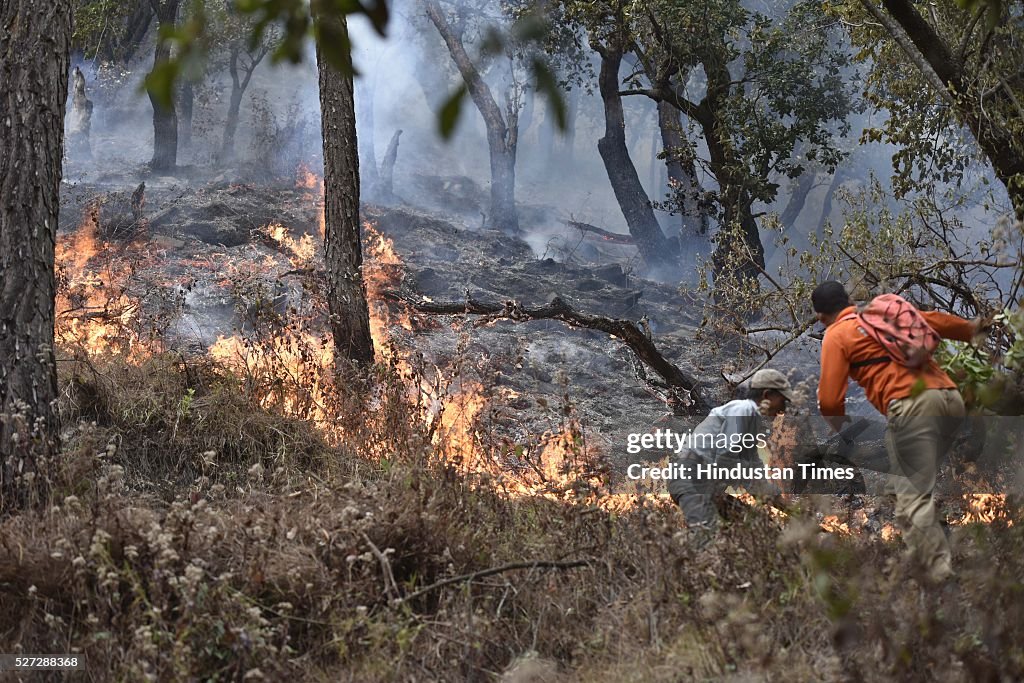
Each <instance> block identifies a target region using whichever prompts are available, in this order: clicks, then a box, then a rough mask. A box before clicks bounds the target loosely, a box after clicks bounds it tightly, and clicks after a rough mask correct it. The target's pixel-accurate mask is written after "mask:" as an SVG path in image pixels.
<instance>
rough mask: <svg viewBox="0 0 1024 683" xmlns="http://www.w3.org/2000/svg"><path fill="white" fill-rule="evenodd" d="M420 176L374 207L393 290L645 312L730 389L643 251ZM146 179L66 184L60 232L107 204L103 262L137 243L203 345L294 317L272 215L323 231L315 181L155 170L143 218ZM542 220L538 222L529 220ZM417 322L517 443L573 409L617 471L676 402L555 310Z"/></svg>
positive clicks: (684, 363)
mask: <svg viewBox="0 0 1024 683" xmlns="http://www.w3.org/2000/svg"><path fill="white" fill-rule="evenodd" d="M410 185H411V187H412V189H411V190H410V192H411V193H413V194H416V196H417V197H418V198H419V200H420V206H423V205H427V206H428V207H429V209H424V208H417V207H413V206H412V205H411V203H410V202H405V203H402V204H401V205H399V206H390V207H382V206H371V205H365V206H364V210H363V213H364V219H367V220H368V221H369V222H370V223H371V224H372V225H374V226H375V227H376V229H377V230H379V231H380V232H381V233H382V234H384V235H385V236H386V237H388V238H389V239H391V240H392V241H393V244H394V248H395V251H396V252H397V254H398V255H399V256H400V258H401V260H402V268H401V276H400V278H399V279H396V280H395V281H394V282H392V283H389V287H393V288H394V289H399V290H402V291H404V292H407V293H416V294H418V295H421V296H424V297H428V298H429V299H431V300H433V301H438V302H440V301H446V302H459V301H463V300H465V298H466V297H467V296H469V297H472V298H473V299H476V300H479V301H485V302H496V303H500V302H504V301H506V300H509V299H515V300H517V301H518V302H520V303H522V304H524V305H527V306H538V305H542V304H545V303H547V302H549V301H550V300H551V299H552V298H553V297H555V296H559V297H561V298H563V299H565V300H566V301H568V302H569V303H570V304H571V305H572V306H573V307H574V308H575V309H577V310H578V311H581V312H585V313H589V314H598V315H604V316H608V317H612V318H621V319H627V320H632V321H639V320H640V319H641V318H646V319H647V320H648V321H649V324H650V327H651V331H652V334H653V338H654V340H655V342H656V344H657V346H658V348H659V349H660V350H661V352H662V353H663V354H664V355H665V356H666V357H667V358H669V359H670V360H672V361H673V362H675V363H676V364H677V365H678V366H679V367H680V368H682V369H683V370H684V371H686V372H689V373H690V374H692V375H694V376H695V377H696V378H697V379H698V380H699V381H700V382H701V385H702V386H701V391H702V393H703V395H704V397H705V399H706V400H707V401H708V402H709V403H710V404H712V405H715V404H717V403H720V402H724V401H725V400H727V399H728V398H730V397H731V396H730V389H729V387H728V385H727V383H726V382H725V381H724V379H723V377H722V370H723V369H724V368H731V367H736V366H737V365H738V364H739V365H742V363H743V361H742V360H739V361H738V360H737V357H738V354H739V351H740V347H739V344H738V343H735V342H727V341H726V340H722V339H707V338H702V337H701V336H700V335H698V334H697V332H698V329H699V328H700V325H701V318H700V316H701V313H702V307H701V302H700V301H695V300H693V299H686V298H684V296H683V295H681V294H680V292H679V290H678V288H677V287H676V286H675V285H671V284H664V283H658V282H654V281H651V280H646V279H643V278H641V277H639V276H638V275H637V274H636V272H635V269H636V263H637V259H636V255H635V250H633V249H632V248H631V247H628V246H627V247H623V246H619V245H610V244H607V243H604V242H599V243H597V242H591V241H586V240H582V239H581V238H580V236H579V234H578V233H575V234H574V231H573V230H571V229H570V228H567V227H562V228H561V229H559V228H557V227H556V228H553V227H552V225H556V224H557V221H555V220H552V217H551V216H552V211H551V209H550V208H546V207H530V206H524V207H523V211H522V224H523V227H524V229H525V230H527V231H528V232H530V236H529V237H528V240H529V241H525V240H522V239H518V238H515V237H510V236H507V235H504V234H502V233H500V232H497V231H492V230H487V229H485V228H484V227H483V226H481V220H480V216H481V213H480V207H481V206H482V205H483V203H484V202H485V200H486V197H485V196H484V192H483V190H482V189H481V188H479V187H478V186H477V185H476V184H475V183H473V182H472V181H471V180H468V179H464V178H430V177H421V178H419V179H418V180H417V182H413V183H410ZM446 188H447V189H446ZM134 189H135V185H134V183H131V182H126V181H125V180H124V179H117V180H112V179H108V180H107V181H106V182H101V183H93V184H85V183H80V184H77V185H71V186H65V192H64V193H63V195H62V221H61V230H62V233H64V234H67V233H69V232H70V231H72V230H75V229H76V227H77V226H78V225H79V224H80V223H81V221H82V219H83V217H84V216H87V215H89V213H90V211H93V212H94V213H95V208H92V207H95V206H96V205H97V201H98V202H99V207H100V208H99V214H98V215H99V217H100V220H99V227H98V230H97V233H98V235H97V236H98V238H99V239H101V240H103V241H105V242H106V246H105V247H104V248H103V249H101V256H100V257H98V258H100V259H102V256H103V253H110V252H117V253H120V254H122V255H124V254H130V255H132V260H131V264H132V268H133V272H132V275H131V281H132V284H130V285H129V286H128V289H129V290H130V293H132V294H134V296H136V297H137V298H139V299H141V300H142V303H143V306H142V309H143V310H144V311H145V310H146V309H147V308H149V309H153V311H154V312H152V314H151V315H150V317H149V318H147V319H146V322H147V324H148V325H149V327H150V328H151V329H153V331H154V332H155V333H157V334H159V335H160V336H161V337H162V339H163V340H164V343H165V345H167V346H170V347H172V348H177V349H179V350H183V351H185V352H188V353H194V354H199V353H203V352H205V349H207V348H208V347H209V346H210V345H211V344H213V343H214V342H215V341H216V340H217V338H218V336H220V335H225V336H226V335H232V334H237V333H239V332H242V333H244V332H245V331H246V330H247V319H248V315H247V311H246V306H252V305H253V303H252V299H257V300H262V301H265V302H267V303H269V305H270V306H273V307H275V308H276V309H277V310H279V312H281V313H287V311H288V306H289V305H296V304H297V303H298V302H300V301H301V299H302V297H303V296H304V290H303V280H302V278H300V277H295V276H292V275H289V273H291V272H292V271H294V270H295V266H296V265H297V264H296V261H295V259H294V258H293V254H291V253H289V250H288V249H286V248H284V247H283V246H282V244H281V243H279V242H276V241H275V240H273V239H271V238H270V237H269V236H268V231H267V230H266V226H268V225H270V224H280V225H283V226H285V227H286V228H287V230H288V233H289V235H290V237H291V238H292V239H295V240H297V239H299V238H301V237H302V236H305V235H308V236H311V237H314V238H316V239H318V237H317V236H318V232H319V231H318V224H319V216H318V212H319V208H318V192H317V191H316V190H310V189H307V188H304V187H297V186H295V185H294V184H291V183H287V184H279V185H262V184H261V185H254V184H246V183H239V182H233V181H230V180H228V179H227V178H225V177H223V176H220V177H216V176H215V177H205V178H193V179H190V180H179V179H175V178H150V179H149V180H147V186H146V191H145V196H146V201H145V206H144V209H143V214H144V218H143V220H142V221H141V222H136V221H133V220H132V219H131V207H130V197H131V194H132V192H133V190H134ZM447 192H450V196H451V203H450V204H448V203H447V197H448V196H449V195H448V194H446V193H447ZM531 225H536V226H538V229H536V230H532V231H531V228H530V226H531ZM371 258H372V257H371ZM126 262H127V261H125V260H121V261H118V265H117V266H115V267H122V268H123V267H124V265H123V264H124V263H126ZM300 265H301V264H300ZM246 297H249V300H248V301H246ZM168 302H171V304H173V305H170V306H169V304H168ZM371 305H382V304H380V303H379V302H377V303H374V302H371ZM391 306H392V311H393V312H394V313H400V312H401V311H395V310H394V306H395V305H391ZM143 317H145V316H143ZM411 318H412V324H411V325H410V326H409V327H411V328H412V329H411V330H408V329H403V328H401V327H399V326H393V328H392V329H391V334H392V337H393V339H394V341H395V343H396V345H397V347H398V348H399V349H401V350H403V351H404V352H406V353H412V352H418V353H420V354H422V355H423V356H424V358H425V359H426V361H427V363H428V364H432V365H436V366H437V367H438V368H439V369H440V370H441V372H442V373H445V374H448V375H450V374H451V373H453V372H454V369H453V368H455V367H458V368H459V369H460V371H459V372H460V375H461V376H462V378H463V379H473V380H480V381H481V383H482V384H483V385H484V386H490V387H494V388H495V390H494V391H493V392H492V399H494V400H492V402H491V410H490V412H489V413H488V414H487V415H486V416H484V421H485V423H486V425H485V426H486V427H487V428H488V429H494V430H497V431H498V432H500V433H502V434H504V435H505V436H506V437H507V438H510V439H512V440H513V441H516V442H519V443H522V442H524V441H525V440H528V439H529V438H531V437H533V438H536V437H537V436H538V435H541V434H543V433H545V432H547V431H553V432H558V431H561V430H562V429H563V427H564V426H565V423H566V419H567V415H571V417H572V418H573V419H575V420H576V421H578V422H579V423H580V425H581V426H582V428H583V431H584V434H585V436H586V443H587V447H588V449H595V450H596V452H598V453H599V454H601V455H602V456H604V457H606V458H607V459H608V461H609V462H610V463H611V464H612V465H613V469H619V468H621V467H624V463H627V462H632V461H633V460H634V459H635V456H628V457H627V455H626V453H625V451H624V445H625V440H626V435H627V434H629V433H631V432H638V431H647V430H648V429H650V428H651V426H652V425H654V424H655V423H658V422H659V421H660V420H663V419H664V418H665V416H666V415H667V414H668V410H667V408H666V406H665V405H664V404H663V403H662V402H661V401H660V400H659V399H658V398H657V397H655V396H654V395H653V394H652V393H651V392H650V391H649V390H648V389H647V388H646V387H645V386H644V384H643V382H642V381H640V380H639V379H638V378H637V377H636V375H635V374H634V369H633V364H632V358H631V357H632V352H631V351H629V350H628V349H627V348H626V347H625V346H624V345H623V344H622V343H621V342H619V341H618V340H616V339H613V338H611V337H609V336H608V335H607V334H604V333H601V332H597V331H594V330H588V329H572V328H569V327H568V326H566V325H565V324H563V323H561V322H557V321H531V322H517V321H506V320H498V321H486V323H485V324H480V321H479V320H474V318H473V316H427V315H422V314H415V313H414V314H412V316H411ZM811 351H813V347H811V349H810V350H808V348H801V347H800V346H799V345H794V346H793V347H792V349H790V350H789V351H788V352H787V354H784V355H783V356H780V358H779V360H778V364H775V367H779V368H782V369H787V368H789V367H795V368H796V372H795V374H796V376H797V377H798V378H801V377H802V378H806V379H809V380H814V379H816V378H815V377H813V371H814V367H813V366H814V361H815V358H814V354H813V353H812V352H811ZM811 389H812V390H813V386H812V387H811ZM698 419H699V417H696V418H694V419H691V420H686V421H684V424H689V425H692V424H694V423H695V422H696V421H697V420H698ZM868 476H869V481H875V483H877V480H878V478H877V477H874V476H873V475H870V474H869V475H868Z"/></svg>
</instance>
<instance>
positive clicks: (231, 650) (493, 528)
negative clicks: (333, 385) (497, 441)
mask: <svg viewBox="0 0 1024 683" xmlns="http://www.w3.org/2000/svg"><path fill="white" fill-rule="evenodd" d="M62 377H63V380H62V381H63V387H64V394H63V396H64V398H63V410H64V413H65V418H66V419H70V418H72V417H77V418H78V419H80V420H85V422H84V423H83V424H80V425H79V426H78V427H77V428H75V429H74V430H71V432H70V433H69V435H68V437H69V438H67V439H66V453H65V475H64V479H63V480H62V482H61V483H60V485H59V486H57V487H55V491H56V494H55V498H54V500H53V501H52V504H51V505H50V506H49V507H47V508H46V509H43V510H37V511H33V512H25V513H23V514H21V515H19V516H14V517H11V518H8V519H6V520H5V521H3V522H2V523H0V524H2V526H0V593H2V594H3V604H4V606H5V609H4V610H3V611H2V612H0V650H2V651H6V652H42V653H46V652H65V651H68V650H74V651H78V652H82V653H84V655H85V658H86V660H87V662H88V668H87V670H86V671H84V672H79V673H77V674H75V675H73V676H70V678H71V679H72V680H96V681H106V680H132V681H134V680H159V681H179V680H261V679H263V680H287V679H289V678H292V679H298V680H351V681H392V680H409V681H423V680H438V681H450V680H470V681H490V680H495V679H496V678H498V677H503V679H504V680H508V681H542V680H554V677H557V678H558V679H569V680H580V681H584V680H585V681H594V680H606V681H640V680H644V681H650V680H655V681H657V680H661V681H676V680H689V679H697V680H708V679H712V680H720V679H732V680H762V679H763V680H963V679H965V678H975V679H979V680H996V679H999V678H1002V679H1003V680H1015V679H1019V678H1021V677H1022V676H1024V656H1022V653H1021V648H1020V643H1021V642H1024V618H1022V617H1024V614H1022V612H1024V602H1022V599H1021V589H1020V587H1021V580H1022V575H1024V553H1022V552H1021V551H1022V549H1024V537H1022V536H1024V532H1022V528H1024V515H1021V513H1020V510H1019V509H1016V508H1012V509H1011V517H1010V519H1011V520H1012V521H1013V522H1014V524H1013V525H1012V526H1007V525H1006V524H1005V523H1003V524H1001V525H998V526H997V525H990V526H985V525H974V526H970V527H967V528H966V529H964V530H963V531H962V532H958V539H957V541H958V542H957V544H956V546H957V549H958V552H957V565H958V567H959V568H960V570H961V575H960V580H959V582H958V583H955V584H950V585H947V586H945V587H939V588H931V587H927V586H924V585H923V584H921V583H920V580H919V579H918V578H917V575H916V574H915V573H914V572H913V571H909V570H904V569H903V566H904V565H903V563H902V562H900V560H899V557H898V554H899V553H898V551H899V548H898V546H897V545H895V544H886V543H881V542H880V541H878V540H877V539H872V538H866V537H840V536H835V535H830V534H825V533H823V532H821V531H820V530H819V528H818V526H817V524H816V523H815V522H813V521H811V520H812V519H813V517H812V516H811V515H810V514H808V515H800V514H797V515H796V516H795V517H793V518H791V519H790V520H789V521H788V522H787V523H786V524H785V526H783V525H781V524H780V523H779V522H777V521H775V520H773V519H772V518H769V517H768V516H766V515H764V514H762V513H761V512H760V510H759V509H757V508H746V507H744V506H735V507H736V510H734V514H733V518H732V519H730V521H729V523H728V524H726V525H725V526H724V528H723V530H722V533H721V534H720V536H719V537H718V538H717V539H716V540H715V541H714V542H713V543H712V544H711V545H710V546H709V547H708V548H707V549H705V550H704V551H701V552H698V551H697V550H696V549H695V548H694V546H693V545H692V544H691V542H690V540H689V537H688V536H687V534H686V533H685V530H684V527H683V525H682V523H681V516H680V514H679V513H678V511H677V510H675V508H674V507H673V506H672V505H671V504H669V503H666V502H665V501H663V500H659V499H655V498H643V499H640V500H639V501H637V502H636V504H635V505H633V506H631V507H628V508H626V509H625V510H621V511H619V512H610V511H608V510H607V509H604V508H602V507H598V506H596V505H594V504H593V503H594V501H595V500H596V499H595V498H594V497H593V496H591V497H589V498H588V497H586V496H579V497H577V502H576V503H574V504H568V503H564V502H561V501H557V500H551V499H547V498H536V497H518V498H515V497H512V498H510V497H508V496H506V495H502V494H501V493H499V492H497V491H496V490H495V488H494V486H495V483H494V481H493V479H492V478H491V477H490V476H479V477H474V476H467V475H465V474H464V473H463V472H461V471H458V470H457V469H456V468H455V467H454V466H452V465H449V464H446V463H444V462H443V460H442V459H441V458H440V457H437V455H436V449H439V448H441V446H442V444H436V445H434V446H430V440H429V439H428V438H427V437H426V435H425V434H424V433H423V432H424V430H425V426H424V424H423V423H422V421H421V420H420V419H419V417H418V416H417V414H416V411H415V410H414V409H413V408H414V407H413V406H412V405H410V403H409V401H410V400H411V399H409V398H408V391H407V389H406V386H407V385H406V384H404V383H403V382H401V381H399V380H397V379H396V378H395V377H394V376H393V375H391V374H389V373H388V371H386V370H382V371H381V373H380V376H379V377H378V387H377V389H376V391H375V392H372V397H371V398H359V397H357V396H351V397H346V396H345V394H344V393H343V392H339V393H338V398H337V401H338V403H337V405H336V406H335V408H336V409H338V410H341V411H343V412H340V413H339V415H340V416H341V417H342V418H343V419H345V420H346V421H351V422H355V421H356V420H355V418H356V417H359V418H360V419H359V424H360V425H361V427H360V430H361V431H352V432H351V434H352V435H353V436H350V438H349V439H348V440H347V441H345V442H344V443H333V442H332V441H331V440H330V439H325V438H324V437H323V436H322V435H321V434H320V433H319V432H318V431H316V430H313V429H311V428H310V427H309V423H308V422H306V421H303V420H300V419H297V418H295V417H293V416H288V415H286V414H285V413H284V412H283V411H282V410H280V406H275V405H270V406H267V405H264V404H262V403H261V402H260V401H259V400H256V397H254V396H252V395H248V394H247V393H246V390H245V386H244V384H245V382H244V379H243V378H240V377H238V376H236V375H234V374H232V373H230V372H227V371H226V370H225V369H224V368H223V367H219V366H217V365H216V364H213V363H211V362H209V361H197V360H191V359H190V360H189V361H188V362H185V361H183V360H182V359H180V358H177V357H174V356H170V355H166V356H158V357H155V358H153V359H151V360H150V361H147V362H146V363H143V364H141V365H136V366H125V365H118V363H117V362H116V361H108V362H107V363H93V365H91V366H89V365H85V364H81V365H74V366H72V365H68V366H67V367H66V368H65V371H64V373H63V374H62ZM186 396H189V397H191V398H190V399H189V401H187V404H188V405H187V407H185V406H184V405H183V399H184V397H186ZM367 401H371V402H372V403H373V404H374V406H375V407H376V408H378V409H380V410H379V411H378V412H380V411H382V412H381V414H378V413H377V412H370V411H369V410H368V406H367V403H366V402H367ZM93 423H95V425H94V424H93ZM389 430H393V432H389ZM384 448H387V449H390V450H387V451H386V452H385V453H386V455H388V456H389V457H383V458H382V457H376V459H374V458H375V456H380V455H381V453H382V450H381V449H384ZM207 449H209V450H215V451H216V453H217V455H216V457H215V458H213V461H212V462H213V465H211V464H209V463H206V462H205V461H204V460H203V459H202V458H197V454H199V455H201V454H202V452H203V451H205V450H207ZM151 477H156V478H158V479H159V482H156V481H155V480H154V479H152V478H151ZM531 560H538V561H544V562H550V563H563V565H561V566H558V567H543V566H534V567H529V566H527V567H523V566H515V567H508V568H506V569H504V570H501V571H497V572H494V573H490V574H487V575H485V576H476V577H473V576H471V575H472V574H473V573H475V572H481V571H485V570H488V569H501V568H502V567H505V565H509V564H510V563H522V562H524V561H531ZM569 561H582V562H583V564H581V565H579V566H571V567H570V566H566V565H564V563H566V562H569ZM458 577H462V578H458ZM450 579H457V580H454V581H451V582H449V583H446V584H443V585H442V582H444V581H445V580H450ZM414 594H415V595H414Z"/></svg>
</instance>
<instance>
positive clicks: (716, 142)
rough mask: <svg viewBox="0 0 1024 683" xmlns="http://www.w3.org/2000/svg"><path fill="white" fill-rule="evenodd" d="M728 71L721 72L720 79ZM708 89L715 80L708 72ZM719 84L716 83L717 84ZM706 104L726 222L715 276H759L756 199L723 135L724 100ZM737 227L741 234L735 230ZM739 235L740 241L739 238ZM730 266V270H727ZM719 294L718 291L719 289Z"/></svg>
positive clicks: (715, 259)
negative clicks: (721, 115) (720, 120)
mask: <svg viewBox="0 0 1024 683" xmlns="http://www.w3.org/2000/svg"><path fill="white" fill-rule="evenodd" d="M727 75H728V73H727V72H726V73H725V74H718V76H719V78H718V79H717V83H722V82H728V81H727V80H726V81H723V77H725V76H727ZM708 83H709V85H708V88H709V90H710V89H711V88H712V87H713V84H715V83H716V81H715V80H713V77H712V76H711V75H710V74H709V76H708ZM716 87H717V86H716ZM706 99H707V100H711V101H710V102H708V104H707V106H706V107H703V106H702V116H703V117H704V120H702V121H699V123H700V125H701V129H702V130H703V131H704V139H705V141H706V142H707V145H708V159H709V161H710V166H711V171H712V173H714V174H715V178H716V179H717V180H718V186H719V195H720V197H721V202H722V211H723V214H724V222H723V225H722V227H721V228H720V229H719V231H718V234H717V235H716V241H717V243H718V244H717V245H716V246H715V253H714V255H713V258H712V260H713V262H714V271H715V273H714V278H715V280H716V281H717V280H720V279H735V280H737V281H739V282H743V281H749V280H755V281H756V280H757V278H758V277H759V276H760V274H761V271H762V270H763V269H764V246H763V245H762V244H761V235H760V233H759V231H758V226H757V220H756V219H755V218H754V215H753V212H752V208H751V207H752V204H753V200H752V199H751V198H750V193H749V192H748V191H747V190H746V188H745V187H744V185H743V180H742V172H741V174H740V176H739V177H737V173H736V171H735V170H734V169H739V168H740V162H739V161H738V160H737V159H736V158H735V154H734V152H733V150H732V147H731V145H730V144H729V142H728V140H726V139H724V138H722V136H721V131H723V130H726V127H725V126H724V125H723V124H721V123H720V122H719V121H718V118H717V112H719V111H721V104H720V103H719V102H718V101H717V100H714V99H712V98H710V97H708V98H706ZM736 230H738V234H737V233H735V232H734V231H736ZM737 239H738V241H736V240H737ZM726 269H727V270H726ZM716 295H717V293H716Z"/></svg>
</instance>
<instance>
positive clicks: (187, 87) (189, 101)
mask: <svg viewBox="0 0 1024 683" xmlns="http://www.w3.org/2000/svg"><path fill="white" fill-rule="evenodd" d="M195 101H196V91H195V84H194V83H192V81H185V82H184V83H182V84H181V101H180V104H179V108H180V109H181V130H180V135H179V137H178V146H179V147H180V148H181V149H182V150H183V151H185V152H189V151H191V149H192V111H193V109H194V108H195Z"/></svg>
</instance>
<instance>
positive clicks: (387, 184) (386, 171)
mask: <svg viewBox="0 0 1024 683" xmlns="http://www.w3.org/2000/svg"><path fill="white" fill-rule="evenodd" d="M401 136H402V130H401V129H398V130H396V131H395V134H394V135H392V136H391V142H389V143H388V148H387V150H386V151H385V152H384V159H383V161H381V162H380V175H379V178H380V200H381V201H382V202H393V201H394V200H395V193H394V185H395V162H396V161H398V139H399V138H400V137H401Z"/></svg>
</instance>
